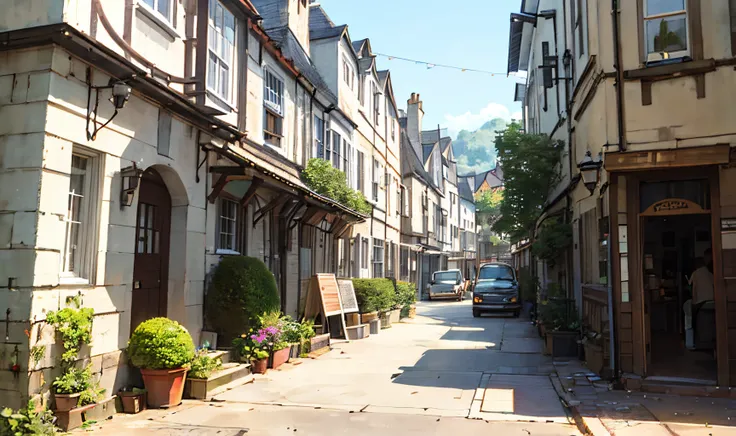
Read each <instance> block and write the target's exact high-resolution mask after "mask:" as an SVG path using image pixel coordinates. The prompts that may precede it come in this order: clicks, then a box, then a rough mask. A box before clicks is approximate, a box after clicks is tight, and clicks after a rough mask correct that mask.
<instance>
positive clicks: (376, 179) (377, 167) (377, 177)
mask: <svg viewBox="0 0 736 436" xmlns="http://www.w3.org/2000/svg"><path fill="white" fill-rule="evenodd" d="M380 185H381V163H380V162H378V159H376V158H375V157H374V158H373V183H372V187H373V191H372V193H371V194H372V196H371V198H372V199H373V201H374V202H378V197H379V195H378V191H380Z"/></svg>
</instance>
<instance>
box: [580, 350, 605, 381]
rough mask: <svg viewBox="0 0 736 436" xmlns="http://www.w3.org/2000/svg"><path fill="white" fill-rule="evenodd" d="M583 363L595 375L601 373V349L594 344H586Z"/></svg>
mask: <svg viewBox="0 0 736 436" xmlns="http://www.w3.org/2000/svg"><path fill="white" fill-rule="evenodd" d="M584 348H585V363H586V365H587V366H588V369H589V370H591V371H593V372H594V373H596V374H600V373H601V371H603V347H601V346H600V345H596V344H591V343H586V344H585V346H584Z"/></svg>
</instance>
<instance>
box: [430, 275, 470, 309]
mask: <svg viewBox="0 0 736 436" xmlns="http://www.w3.org/2000/svg"><path fill="white" fill-rule="evenodd" d="M464 295H465V279H463V273H461V272H460V270H459V269H450V270H447V271H437V272H435V273H434V274H432V280H431V281H430V282H429V299H430V300H434V299H440V298H447V299H456V300H457V301H463V296H464Z"/></svg>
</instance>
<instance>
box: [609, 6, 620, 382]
mask: <svg viewBox="0 0 736 436" xmlns="http://www.w3.org/2000/svg"><path fill="white" fill-rule="evenodd" d="M614 1H615V0H614ZM616 189H618V186H616ZM609 198H610V195H609ZM608 211H609V212H608V215H609V217H608V238H607V239H608V262H607V264H608V265H607V270H608V271H607V274H608V280H607V282H608V283H607V288H608V336H609V338H608V347H609V350H608V356H609V357H608V363H609V365H611V374H612V375H613V378H614V379H615V380H618V378H619V377H618V370H617V369H616V360H617V356H616V319H615V318H614V315H613V314H614V310H613V304H614V303H615V300H614V299H613V280H612V279H613V277H612V274H613V272H612V267H611V258H612V256H613V250H612V249H611V217H610V215H611V212H610V211H611V208H610V206H609V208H608Z"/></svg>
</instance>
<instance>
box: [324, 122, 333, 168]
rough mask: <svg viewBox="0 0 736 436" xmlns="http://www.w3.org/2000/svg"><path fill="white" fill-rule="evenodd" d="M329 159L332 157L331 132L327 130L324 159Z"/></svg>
mask: <svg viewBox="0 0 736 436" xmlns="http://www.w3.org/2000/svg"><path fill="white" fill-rule="evenodd" d="M330 159H332V132H331V131H329V130H328V131H327V140H326V141H325V160H326V161H328V162H330Z"/></svg>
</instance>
